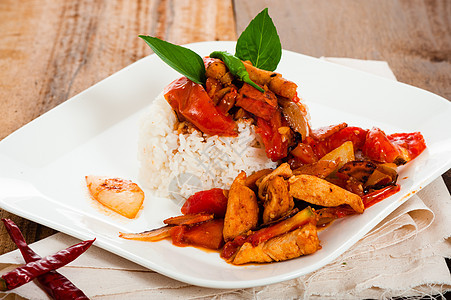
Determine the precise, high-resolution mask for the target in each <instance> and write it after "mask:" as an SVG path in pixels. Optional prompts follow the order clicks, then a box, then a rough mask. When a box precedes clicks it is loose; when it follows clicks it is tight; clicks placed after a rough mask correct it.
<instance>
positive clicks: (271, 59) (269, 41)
mask: <svg viewBox="0 0 451 300" xmlns="http://www.w3.org/2000/svg"><path fill="white" fill-rule="evenodd" d="M139 37H140V38H142V39H143V40H144V41H145V42H146V43H147V44H148V45H149V46H150V48H152V50H153V51H154V52H155V54H157V55H158V56H159V57H160V58H161V59H162V60H163V61H164V62H165V63H167V64H168V65H169V66H170V67H172V68H173V69H174V70H176V71H177V72H179V73H181V74H182V75H184V76H186V77H187V78H188V79H190V80H191V81H194V82H196V83H199V84H204V83H205V81H206V75H205V65H204V62H203V60H202V57H200V56H199V55H198V54H197V53H196V52H194V51H192V50H190V49H188V48H185V47H182V46H178V45H174V44H171V43H169V42H165V41H163V40H160V39H159V38H156V37H152V36H147V35H140V36H139ZM235 56H236V57H237V58H239V59H241V60H249V61H251V62H252V64H253V65H254V66H255V67H257V68H260V69H263V70H268V71H274V70H275V69H276V68H277V65H278V64H279V61H280V58H281V57H282V46H281V45H280V39H279V35H278V34H277V30H276V27H275V26H274V23H273V22H272V20H271V18H270V17H269V15H268V8H265V9H264V10H262V11H261V12H260V13H259V14H258V15H257V16H256V17H255V18H254V19H253V20H252V21H251V22H250V23H249V25H248V26H247V27H246V29H245V30H244V31H243V33H242V34H241V35H240V37H239V38H238V41H237V43H236V48H235ZM242 73H243V74H244V73H246V74H247V71H246V70H244V71H243V72H242ZM246 74H244V75H246ZM247 77H248V74H247ZM243 78H244V77H243ZM240 79H241V78H240ZM241 80H243V79H241ZM249 80H250V79H249ZM259 89H261V88H259Z"/></svg>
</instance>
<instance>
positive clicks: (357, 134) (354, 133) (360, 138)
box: [327, 127, 368, 151]
mask: <svg viewBox="0 0 451 300" xmlns="http://www.w3.org/2000/svg"><path fill="white" fill-rule="evenodd" d="M367 133H368V130H367V129H362V128H360V127H346V128H343V129H341V130H340V131H338V132H336V133H334V134H332V135H331V136H330V137H328V138H327V144H328V149H329V151H332V150H334V149H335V148H337V147H340V146H341V145H342V144H343V143H344V142H347V141H351V142H352V144H353V146H354V149H355V150H357V149H362V147H363V145H364V144H365V139H366V135H367Z"/></svg>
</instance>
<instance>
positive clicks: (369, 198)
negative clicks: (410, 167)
mask: <svg viewBox="0 0 451 300" xmlns="http://www.w3.org/2000/svg"><path fill="white" fill-rule="evenodd" d="M400 189H401V186H400V185H399V184H397V185H391V186H387V187H385V188H383V189H380V190H377V191H374V192H372V193H369V194H367V195H364V196H363V197H362V201H363V205H364V206H365V209H366V208H368V207H370V206H372V205H374V204H376V203H378V202H380V201H382V200H384V199H385V198H388V197H390V196H391V195H393V194H396V193H397V192H399V190H400Z"/></svg>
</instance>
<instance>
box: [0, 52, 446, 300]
mask: <svg viewBox="0 0 451 300" xmlns="http://www.w3.org/2000/svg"><path fill="white" fill-rule="evenodd" d="M322 59H325V60H328V61H331V62H334V63H339V64H343V65H347V66H350V67H353V68H357V69H361V70H364V71H368V72H373V73H375V74H378V75H381V76H386V77H388V78H391V79H396V78H395V76H394V75H393V73H392V72H391V70H390V68H389V67H388V64H387V63H386V62H379V61H366V60H355V59H347V58H322ZM450 215H451V196H450V194H449V192H448V190H447V188H446V186H445V184H444V182H443V179H442V178H441V177H440V178H438V179H436V180H435V181H434V182H432V183H431V184H429V185H428V186H427V187H425V188H424V189H423V190H422V191H420V192H418V193H417V194H416V195H414V196H412V198H410V199H409V200H408V201H406V202H405V203H404V204H403V205H401V206H400V207H399V208H398V209H397V210H396V211H394V212H393V213H392V214H390V215H389V216H388V217H387V218H386V219H384V220H383V221H382V222H381V223H380V224H379V225H378V226H376V227H375V228H374V229H373V230H372V231H371V232H370V233H368V234H367V235H366V236H365V237H364V238H362V239H361V240H360V241H359V242H358V243H357V244H355V245H354V246H353V247H352V248H351V249H349V250H348V251H346V252H345V253H344V254H343V255H341V256H340V257H339V258H338V259H336V260H335V261H334V262H332V263H330V264H329V265H327V266H325V267H323V268H321V269H319V270H317V271H315V272H313V273H310V274H307V275H304V276H302V277H300V278H297V279H293V280H289V281H286V282H282V283H278V284H273V285H269V286H264V287H258V288H249V289H238V290H218V289H208V288H201V287H196V286H192V285H189V284H185V283H182V282H179V281H176V280H173V279H170V278H167V277H165V276H163V275H160V274H158V273H155V272H153V271H150V270H148V269H146V268H144V267H141V266H139V265H137V264H134V263H132V262H130V261H127V260H125V259H123V258H121V257H118V256H116V255H114V254H111V253H109V252H107V251H104V250H102V249H100V248H97V247H91V248H90V249H89V250H88V251H87V252H86V253H85V254H83V255H82V256H80V257H79V258H78V259H77V260H75V261H74V262H72V263H71V264H70V265H68V266H66V267H64V268H62V269H60V270H59V272H61V273H62V274H64V275H65V276H67V277H68V278H69V279H70V280H71V281H72V282H73V283H74V284H76V285H77V286H78V287H79V288H81V289H82V290H83V291H84V292H85V293H86V295H88V296H89V297H90V298H93V299H95V298H102V299H124V298H129V299H141V298H145V299H149V298H150V299H204V298H206V299H207V298H208V299H209V298H215V299H237V298H239V299H243V298H244V299H292V298H305V299H307V298H308V299H315V298H320V299H327V298H331V299H363V298H389V297H393V296H403V297H407V296H424V295H439V294H442V293H445V292H446V291H451V275H450V272H449V270H448V268H447V265H446V262H445V260H444V257H451V239H450V236H451V218H449V216H450ZM77 242H78V240H76V239H75V238H72V237H70V236H68V235H65V234H63V233H58V234H55V235H53V236H51V237H48V238H46V239H44V240H41V241H38V242H36V243H34V244H32V245H31V247H32V248H33V249H34V250H35V251H36V252H37V253H39V254H40V255H41V256H45V255H48V254H52V253H55V252H56V251H58V250H60V249H63V248H66V247H68V246H69V245H72V244H75V243H77ZM21 264H23V258H22V256H21V254H20V252H19V251H18V250H15V251H12V252H9V253H7V254H4V255H2V256H0V274H2V273H5V272H6V271H7V270H9V269H13V268H15V267H17V266H18V265H21ZM2 296H5V297H6V296H8V299H15V298H17V299H22V298H25V299H48V296H47V295H46V294H45V293H44V292H43V291H42V290H41V289H40V288H39V287H38V286H37V285H36V284H35V283H34V282H33V283H28V284H26V285H24V286H22V287H20V288H18V289H15V290H14V291H12V292H10V293H9V294H8V293H4V294H1V293H0V297H2Z"/></svg>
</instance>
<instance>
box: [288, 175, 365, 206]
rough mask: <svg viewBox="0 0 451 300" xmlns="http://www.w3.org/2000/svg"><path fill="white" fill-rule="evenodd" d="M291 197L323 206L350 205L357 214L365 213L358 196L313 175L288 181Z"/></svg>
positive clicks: (298, 176) (301, 176) (295, 177)
mask: <svg viewBox="0 0 451 300" xmlns="http://www.w3.org/2000/svg"><path fill="white" fill-rule="evenodd" d="M288 183H289V185H290V187H289V191H290V195H291V196H293V197H294V198H297V199H300V200H304V201H306V202H308V203H312V204H316V205H321V206H327V207H331V206H339V205H342V204H348V205H350V206H351V207H352V208H353V209H354V210H355V211H356V212H358V213H363V211H364V209H365V208H364V206H363V202H362V198H360V197H359V196H358V195H356V194H354V193H351V192H348V191H347V190H345V189H343V188H341V187H339V186H337V185H335V184H332V183H330V182H328V181H326V180H324V179H321V178H318V177H315V176H311V175H295V176H293V177H291V178H290V179H289V180H288Z"/></svg>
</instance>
